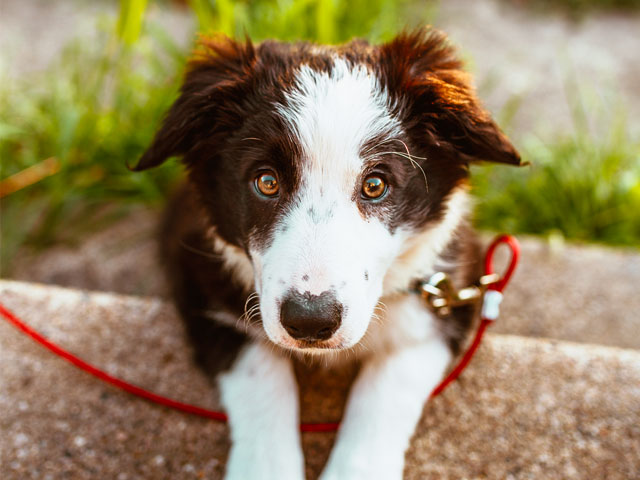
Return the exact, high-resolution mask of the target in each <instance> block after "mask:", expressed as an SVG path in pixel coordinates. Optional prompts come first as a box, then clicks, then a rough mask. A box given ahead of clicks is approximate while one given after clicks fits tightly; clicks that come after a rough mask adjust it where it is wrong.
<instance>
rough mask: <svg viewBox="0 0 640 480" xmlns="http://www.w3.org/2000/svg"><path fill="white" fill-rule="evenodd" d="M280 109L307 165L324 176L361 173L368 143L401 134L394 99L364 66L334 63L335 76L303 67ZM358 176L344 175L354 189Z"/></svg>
mask: <svg viewBox="0 0 640 480" xmlns="http://www.w3.org/2000/svg"><path fill="white" fill-rule="evenodd" d="M286 99H287V104H286V105H278V106H277V111H278V112H279V113H280V115H281V116H282V117H283V118H284V119H285V121H286V122H287V124H288V126H289V128H290V129H291V130H292V132H293V134H294V135H295V137H296V140H297V141H298V142H299V143H300V145H301V147H302V150H303V152H304V155H305V157H306V158H304V159H303V160H304V166H305V167H306V168H307V169H310V170H316V169H320V170H321V171H322V173H323V174H325V173H328V172H332V171H334V169H335V170H339V171H342V172H349V173H351V174H353V175H354V176H355V175H357V174H359V173H360V170H361V166H362V159H361V158H360V149H361V148H362V146H363V144H364V143H365V142H366V141H367V140H370V139H371V138H375V137H376V136H380V135H382V136H384V137H387V136H393V135H397V134H399V133H400V123H399V121H398V120H397V119H395V118H393V117H392V116H391V114H390V108H391V107H392V105H390V100H389V96H388V94H387V92H386V91H385V90H384V89H383V88H382V87H381V85H380V81H379V80H378V78H377V77H376V75H375V74H374V73H373V72H371V71H369V70H368V69H367V68H366V67H365V66H364V65H352V66H351V65H349V64H348V63H347V62H346V61H345V60H344V59H342V58H339V57H337V58H336V59H335V60H334V64H333V68H332V70H331V73H327V72H317V71H315V70H313V69H311V68H310V67H309V66H307V65H303V66H302V67H301V68H300V71H299V73H298V75H297V78H296V84H295V86H294V88H293V90H291V91H290V92H288V93H287V94H286ZM352 181H353V177H351V178H350V177H349V175H345V176H343V182H344V183H343V186H344V187H347V186H349V187H352V185H350V184H347V182H352Z"/></svg>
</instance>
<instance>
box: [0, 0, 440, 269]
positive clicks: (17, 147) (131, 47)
mask: <svg viewBox="0 0 640 480" xmlns="http://www.w3.org/2000/svg"><path fill="white" fill-rule="evenodd" d="M121 5H122V8H121V12H120V16H119V18H118V19H115V18H104V19H102V20H100V21H99V22H97V23H98V26H97V28H98V31H99V34H98V37H97V39H96V40H95V41H91V42H87V41H80V40H76V41H74V42H72V43H71V44H70V45H68V46H67V47H66V48H65V49H64V52H63V54H62V55H61V57H60V58H59V59H58V60H57V61H56V62H55V63H54V64H53V65H52V66H51V67H50V68H49V69H48V70H47V71H46V72H44V73H40V74H36V75H31V76H29V77H27V78H20V79H12V78H8V77H6V78H3V77H2V76H1V75H0V159H1V160H2V162H1V171H0V181H2V180H3V179H6V178H7V177H9V176H11V175H13V174H15V173H18V172H21V171H24V170H25V169H27V168H29V167H32V166H34V165H39V164H41V162H43V161H44V160H45V159H50V158H53V159H55V162H56V163H57V165H58V166H59V171H58V172H57V173H56V174H54V175H52V176H49V177H47V178H44V179H42V180H40V181H39V182H37V183H35V184H33V185H31V186H28V187H25V188H23V189H21V190H19V191H17V192H15V193H12V194H10V195H9V196H7V197H5V198H2V200H0V202H1V203H0V209H1V210H0V229H1V231H0V245H1V248H0V273H1V274H3V275H6V274H7V273H8V272H9V268H10V263H11V262H10V260H11V259H12V258H13V257H14V256H15V254H16V252H17V251H18V249H19V247H20V246H23V245H28V246H33V247H44V246H47V245H50V244H52V243H55V242H59V241H73V239H77V238H79V237H81V236H80V235H79V234H78V232H84V231H89V230H91V229H94V228H97V226H98V225H104V223H105V222H107V221H108V220H109V219H111V218H113V217H116V216H117V215H118V214H123V213H126V211H127V208H128V207H130V206H131V205H136V204H154V203H157V202H159V201H161V199H163V198H164V193H165V192H166V190H167V189H168V188H169V186H170V184H171V183H172V182H173V181H175V179H176V178H177V177H178V172H179V168H178V167H177V165H176V164H175V163H174V162H168V163H167V164H165V165H164V166H162V167H161V168H159V169H156V170H154V171H151V172H146V173H144V174H139V173H138V174H136V173H131V172H129V171H128V170H127V169H126V166H125V165H126V162H129V163H134V162H135V161H136V159H137V158H138V157H139V155H140V154H141V153H142V152H143V151H144V148H145V147H146V146H147V145H148V144H149V142H150V141H151V138H152V136H153V133H154V131H155V129H156V128H157V127H158V124H159V122H160V120H161V118H162V115H163V113H164V112H165V111H166V109H167V108H168V106H169V105H170V104H171V102H172V100H173V99H174V98H175V95H176V92H177V88H178V84H179V81H180V78H181V75H182V70H183V67H184V63H185V61H186V58H187V56H188V54H189V51H188V50H190V49H186V50H183V49H180V48H178V47H176V45H175V44H174V42H173V41H172V40H171V39H170V37H169V36H168V34H167V33H166V32H164V31H162V30H161V29H160V28H159V27H157V26H155V25H153V24H150V23H148V22H147V23H144V22H143V19H144V13H145V9H146V6H147V1H146V0H125V1H123V2H121ZM191 5H192V7H193V10H194V14H195V15H196V17H197V20H198V24H199V26H200V30H201V31H208V30H214V31H222V32H224V33H227V34H229V35H233V36H235V37H240V38H242V37H243V36H244V35H245V34H246V33H248V34H250V35H251V37H252V38H253V39H254V40H258V41H259V40H261V39H264V38H267V37H272V38H279V39H284V40H293V39H310V40H318V41H322V42H328V43H338V42H341V41H344V40H348V39H350V38H351V37H353V36H360V37H366V38H369V39H371V40H372V41H380V40H385V39H388V38H389V37H391V35H392V34H393V33H394V32H396V31H398V30H400V29H401V28H404V27H411V26H415V25H418V24H424V23H426V19H427V17H429V16H430V15H431V14H432V12H433V6H432V3H429V2H425V3H421V4H420V6H419V7H416V5H415V4H414V3H413V2H407V1H399V2H398V1H392V0H353V1H347V0H301V1H293V0H252V1H251V2H249V1H240V2H232V1H230V0H218V1H216V2H210V1H209V0H193V1H192V2H191ZM409 6H411V8H412V10H411V11H412V15H411V18H412V20H411V21H408V22H404V21H403V20H401V19H403V18H408V17H409V16H408V15H407V14H405V10H406V9H407V8H408V7H409ZM0 60H2V59H0ZM105 206H109V208H107V209H105Z"/></svg>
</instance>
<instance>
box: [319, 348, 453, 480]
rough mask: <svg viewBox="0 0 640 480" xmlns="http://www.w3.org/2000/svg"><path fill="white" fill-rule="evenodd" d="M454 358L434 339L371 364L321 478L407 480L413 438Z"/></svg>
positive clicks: (365, 368) (353, 393) (353, 396)
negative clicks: (406, 465) (408, 452)
mask: <svg viewBox="0 0 640 480" xmlns="http://www.w3.org/2000/svg"><path fill="white" fill-rule="evenodd" d="M450 358H451V354H450V352H449V349H448V348H447V346H446V345H445V343H444V341H441V340H439V339H432V340H431V341H429V342H428V343H421V344H417V345H414V346H411V347H408V348H404V349H400V350H397V351H394V352H390V353H387V354H386V355H384V356H375V357H373V358H372V359H370V360H369V361H368V362H367V363H365V364H364V365H363V368H362V371H361V372H360V374H359V376H358V378H357V379H356V381H355V383H354V386H353V389H352V391H351V394H350V396H349V401H348V403H347V409H346V412H345V416H344V420H343V422H342V425H341V426H340V430H339V432H338V438H337V440H336V444H335V446H334V448H333V451H332V452H331V456H330V458H329V462H328V463H327V466H326V467H325V470H324V472H323V474H322V476H321V477H320V478H321V479H322V480H343V479H349V480H359V479H368V480H371V479H381V480H382V479H384V480H398V479H401V478H402V473H403V468H404V454H405V451H406V450H407V448H408V446H409V440H410V439H411V436H412V434H413V431H414V429H415V427H416V424H417V422H418V420H419V419H420V415H421V413H422V409H423V406H424V404H425V402H426V400H427V398H428V396H429V394H430V393H431V391H432V390H433V389H434V388H435V386H436V385H437V384H438V382H439V381H440V379H441V378H442V375H443V373H444V370H445V368H446V366H447V364H448V363H449V361H450Z"/></svg>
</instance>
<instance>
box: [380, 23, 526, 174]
mask: <svg viewBox="0 0 640 480" xmlns="http://www.w3.org/2000/svg"><path fill="white" fill-rule="evenodd" d="M380 54H381V61H382V68H383V69H384V72H385V73H384V75H385V77H386V79H385V80H386V83H387V87H388V88H389V89H390V90H391V91H397V92H400V93H399V96H400V97H401V98H406V99H407V102H406V108H408V109H409V110H410V112H409V114H408V115H409V118H410V119H411V120H412V121H413V122H415V128H418V129H422V131H421V132H419V133H420V134H421V135H425V138H426V139H428V140H430V141H431V142H432V143H434V144H436V145H439V146H440V147H441V148H448V149H450V150H452V153H455V154H457V155H459V156H461V157H462V158H463V159H464V160H465V161H467V162H469V161H478V160H485V161H493V162H500V163H507V164H511V165H521V164H522V163H521V160H520V155H519V154H518V152H517V151H516V149H515V148H514V147H513V145H512V144H511V142H510V141H509V140H508V139H507V137H506V136H505V135H504V134H503V133H502V132H501V131H500V128H499V127H498V126H497V125H496V124H495V122H494V121H493V120H492V119H491V116H490V115H489V113H488V112H487V111H486V110H485V109H484V108H483V107H482V106H481V104H480V101H479V100H478V98H477V97H476V94H475V91H474V89H473V87H472V84H471V77H470V76H469V74H467V73H466V72H464V71H463V70H462V63H461V62H460V60H458V58H457V56H456V54H455V50H454V48H453V47H452V46H451V45H450V44H449V43H448V40H447V38H446V36H445V35H444V34H443V33H441V32H439V31H437V30H433V29H425V28H423V29H419V30H416V31H414V32H411V33H404V34H401V35H399V36H398V37H396V38H395V39H394V40H392V41H391V42H390V43H387V44H385V45H383V46H382V47H381V51H380Z"/></svg>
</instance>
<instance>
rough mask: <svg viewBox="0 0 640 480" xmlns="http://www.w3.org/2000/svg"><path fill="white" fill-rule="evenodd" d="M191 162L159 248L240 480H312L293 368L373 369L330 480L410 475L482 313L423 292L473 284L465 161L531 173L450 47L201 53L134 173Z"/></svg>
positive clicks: (352, 410) (233, 46)
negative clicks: (448, 308)
mask: <svg viewBox="0 0 640 480" xmlns="http://www.w3.org/2000/svg"><path fill="white" fill-rule="evenodd" d="M172 156H180V157H182V160H183V162H184V164H185V166H186V168H187V171H188V177H189V182H188V185H187V186H185V187H184V188H183V189H182V190H181V192H180V193H179V194H178V195H176V197H175V198H174V200H173V202H172V203H171V204H170V206H169V209H168V214H167V217H166V221H165V224H164V229H163V233H162V252H163V258H164V261H165V262H166V264H167V266H168V271H169V279H170V282H171V284H172V285H173V289H174V294H175V299H176V302H177V305H178V308H179V310H180V312H181V314H182V316H183V317H184V319H185V321H186V324H187V327H188V331H189V333H190V335H191V337H192V339H193V343H194V345H195V348H196V351H197V357H198V360H199V362H200V363H201V364H202V365H203V366H204V368H206V370H207V371H208V372H209V373H211V374H212V375H214V376H215V378H217V380H218V382H219V387H220V391H221V398H222V402H223V405H224V407H225V409H226V411H227V413H228V415H229V420H230V427H231V436H232V442H233V443H232V448H231V452H230V455H229V460H228V464H227V473H226V478H229V479H302V478H304V461H303V455H302V450H301V445H300V434H299V429H298V423H299V405H298V390H297V385H296V380H295V377H294V372H293V369H292V363H291V357H292V353H293V355H294V356H295V355H299V356H306V357H309V358H311V359H318V360H320V361H322V362H332V364H333V365H336V364H345V363H346V362H354V361H357V362H359V363H360V364H361V369H360V372H359V374H358V377H357V379H356V381H355V383H354V385H353V386H352V390H351V393H350V396H349V400H348V404H347V407H346V411H345V415H344V418H343V421H342V425H341V428H340V431H339V433H338V437H337V440H336V444H335V445H334V448H333V451H332V454H331V456H330V459H329V461H328V464H327V465H326V467H325V469H324V472H323V473H322V476H321V478H322V479H323V480H329V479H348V480H351V479H385V480H390V479H398V478H401V477H402V473H403V466H404V454H405V451H406V449H407V447H408V445H409V440H410V438H411V435H412V433H413V431H414V428H415V426H416V423H417V421H418V420H419V417H420V414H421V412H422V409H423V406H424V403H425V401H426V400H427V398H428V396H429V394H430V392H431V391H432V390H433V388H434V387H435V386H436V385H437V384H438V383H439V381H440V380H441V379H442V377H443V375H444V373H445V372H446V370H447V368H448V367H449V366H450V364H451V362H452V360H453V359H454V358H455V356H456V355H457V354H458V352H459V350H460V349H461V347H462V346H463V344H464V341H465V339H466V335H467V334H468V333H469V331H470V329H471V327H472V323H473V311H472V310H470V309H461V310H458V311H456V312H455V313H454V314H452V315H451V316H449V317H448V318H444V319H442V318H437V317H435V316H434V315H432V314H431V312H430V311H429V310H427V309H426V308H425V305H424V303H423V301H422V300H421V298H420V297H419V296H417V295H415V294H414V293H411V290H412V288H411V287H412V285H413V284H414V283H415V282H416V281H417V280H419V279H423V278H425V277H428V276H429V275H431V274H432V273H433V272H435V271H443V270H444V271H446V272H448V273H449V274H450V275H451V276H452V277H453V278H454V279H455V281H456V282H457V283H458V284H459V286H462V285H464V286H466V285H469V284H471V283H473V282H474V281H477V279H478V278H479V276H480V271H479V268H480V266H479V261H478V256H479V255H478V248H477V243H476V240H475V237H474V236H473V233H472V232H471V230H470V228H469V227H468V225H467V216H468V213H469V195H468V174H469V168H468V167H469V164H470V163H471V162H475V161H481V160H486V161H494V162H502V163H506V164H514V165H517V164H519V163H520V158H519V156H518V154H517V152H516V151H515V149H514V148H513V147H512V145H511V144H510V142H509V141H508V140H507V138H506V137H505V136H504V135H503V134H502V133H501V132H500V130H499V129H498V127H497V126H496V124H495V123H494V122H493V121H492V119H491V118H490V116H489V114H488V113H487V112H486V111H485V110H484V109H483V108H482V107H481V105H480V104H479V101H478V100H477V98H476V96H475V94H474V91H473V88H472V86H471V84H470V78H469V76H468V75H467V74H465V73H464V72H463V71H462V70H461V63H460V62H459V60H458V59H457V58H456V56H455V52H454V50H453V49H452V48H451V47H450V46H449V45H448V43H447V40H446V38H445V36H444V35H443V34H441V33H439V32H437V31H433V30H427V29H423V30H419V31H416V32H413V33H409V34H402V35H400V36H398V37H397V38H395V39H394V40H393V41H391V42H389V43H386V44H383V45H376V46H374V45H369V44H368V43H366V42H364V41H359V40H355V41H352V42H351V43H349V44H346V45H342V46H321V45H314V44H309V43H296V44H287V43H280V42H275V41H268V42H264V43H261V44H259V45H253V44H252V43H251V42H250V41H248V40H247V41H246V42H240V43H239V42H234V41H232V40H229V39H226V38H215V39H204V40H203V41H202V42H201V46H200V48H199V50H198V51H197V53H196V55H195V57H194V58H193V59H192V61H191V62H190V64H189V68H188V71H187V73H186V76H185V80H184V84H183V86H182V90H181V94H180V96H179V98H178V99H177V100H176V102H175V103H174V105H173V106H172V108H171V110H170V111H169V112H168V114H167V117H166V119H165V120H164V124H163V125H162V127H161V128H160V130H159V132H158V133H157V135H156V137H155V139H154V141H153V144H152V145H151V146H150V148H149V149H148V151H147V152H146V153H145V154H144V156H143V157H142V159H141V160H140V162H139V163H138V165H137V166H136V167H135V170H144V169H147V168H150V167H154V166H156V165H159V164H160V163H162V162H163V161H165V160H166V159H167V158H168V157H172Z"/></svg>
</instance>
